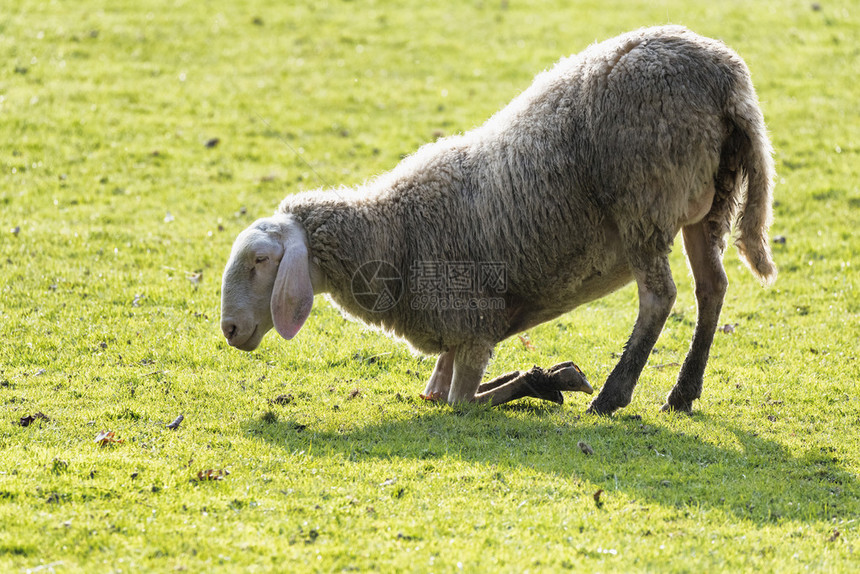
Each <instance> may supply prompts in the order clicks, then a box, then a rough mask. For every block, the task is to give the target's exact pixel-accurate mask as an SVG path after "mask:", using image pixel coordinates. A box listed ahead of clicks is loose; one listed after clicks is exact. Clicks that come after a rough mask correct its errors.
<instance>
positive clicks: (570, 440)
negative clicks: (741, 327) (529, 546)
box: [244, 402, 860, 524]
mask: <svg viewBox="0 0 860 574" xmlns="http://www.w3.org/2000/svg"><path fill="white" fill-rule="evenodd" d="M554 408H555V407H553V406H543V405H542V404H538V403H532V402H524V403H519V404H513V405H510V406H506V407H503V408H496V409H490V408H486V407H470V408H464V409H448V408H433V407H429V408H428V409H427V410H426V411H423V412H419V413H417V414H415V415H414V416H412V417H409V418H408V419H405V420H404V419H402V418H400V419H398V420H390V421H385V422H382V423H375V424H369V425H366V426H356V427H354V428H347V429H344V430H342V431H335V432H332V431H318V430H315V429H314V428H313V424H310V425H306V424H304V423H301V422H299V421H298V420H289V419H287V420H284V419H283V418H282V419H279V420H278V421H276V422H265V421H263V420H261V419H253V420H250V421H247V422H246V423H245V425H244V426H245V430H246V432H248V433H249V434H251V435H253V436H256V437H259V439H261V440H264V441H269V442H272V443H274V444H277V445H278V446H280V447H282V448H284V449H285V450H287V451H289V452H294V451H296V450H304V449H307V448H308V446H309V445H310V444H311V443H313V445H314V448H313V451H315V452H326V453H332V452H334V453H340V454H342V456H343V457H344V459H345V460H346V461H366V460H392V461H394V460H398V459H400V460H402V459H421V460H427V459H436V460H439V461H444V460H446V459H451V458H453V459H456V460H459V461H465V462H478V463H481V464H494V465H496V466H497V467H501V468H504V467H505V466H507V467H509V468H517V467H519V468H527V469H530V470H531V471H534V472H538V473H545V474H547V475H550V476H552V477H553V480H562V481H566V482H567V483H569V484H572V485H574V486H580V487H582V488H586V489H591V488H594V489H597V488H602V489H603V490H604V491H605V492H606V493H607V494H611V493H612V492H613V491H616V490H617V491H621V492H624V493H626V494H627V495H628V496H630V497H631V498H633V499H636V500H639V501H647V502H651V503H656V504H660V505H664V506H667V507H674V508H677V509H679V511H684V509H687V508H691V507H696V508H700V507H710V508H714V509H719V510H722V511H725V512H729V513H732V514H735V515H737V516H738V517H742V518H743V519H747V520H751V521H753V522H755V523H758V524H764V523H774V522H779V521H782V520H798V521H809V520H814V519H819V520H830V519H832V518H844V517H846V516H848V515H851V514H853V513H855V512H856V504H855V503H853V502H852V501H853V500H857V498H858V496H860V488H858V480H857V477H856V476H855V475H854V474H852V473H851V472H849V471H846V470H845V469H844V468H843V465H842V464H841V462H840V461H839V460H838V457H837V455H836V453H835V452H833V449H830V448H826V447H824V448H822V447H819V446H817V445H809V446H808V447H806V448H805V450H802V451H797V452H795V451H792V450H791V449H789V448H788V447H786V446H785V445H783V444H780V443H779V442H777V441H776V440H771V439H769V438H766V437H765V436H762V435H761V434H758V433H753V432H749V431H747V430H745V429H741V428H740V427H738V426H735V425H733V424H731V423H730V422H727V421H725V420H723V419H720V418H716V417H712V416H709V415H707V414H702V413H699V414H696V415H695V417H697V418H698V419H699V420H700V421H704V422H705V424H707V425H711V426H713V427H716V428H718V429H720V433H721V435H722V436H723V437H725V440H723V441H722V442H723V443H726V444H725V445H719V446H718V445H715V444H713V443H710V442H706V441H703V440H700V438H699V437H698V436H695V435H693V434H688V433H687V432H684V431H681V430H678V431H675V430H671V429H668V428H666V427H665V426H661V425H659V423H658V424H657V425H650V424H643V422H642V420H641V419H640V418H639V417H636V416H635V415H633V416H631V415H618V416H616V417H614V418H599V417H592V416H582V417H579V416H571V417H570V418H569V419H568V420H567V421H565V422H563V423H561V424H559V422H558V420H557V418H555V417H552V416H550V415H551V414H552V413H553V409H554ZM522 411H528V413H527V416H525V417H523V416H520V414H521V413H522ZM665 416H683V415H665ZM579 441H584V442H586V443H588V444H589V445H590V446H591V447H592V448H593V450H594V454H593V455H586V454H584V453H583V452H582V451H581V450H580V448H579V447H578V446H577V444H578V442H579ZM320 447H323V448H320ZM325 456H329V455H328V454H326V455H325Z"/></svg>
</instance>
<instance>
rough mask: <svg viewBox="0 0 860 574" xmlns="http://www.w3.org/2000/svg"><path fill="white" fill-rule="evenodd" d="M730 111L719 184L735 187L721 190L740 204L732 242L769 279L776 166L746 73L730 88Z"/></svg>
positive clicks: (772, 273) (761, 276) (773, 275)
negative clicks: (768, 233)
mask: <svg viewBox="0 0 860 574" xmlns="http://www.w3.org/2000/svg"><path fill="white" fill-rule="evenodd" d="M728 112H729V117H728V119H729V121H730V122H731V124H732V126H733V131H732V134H731V135H730V136H729V139H728V141H727V142H726V144H725V145H724V147H723V153H722V156H721V158H720V172H719V174H718V177H717V184H718V186H719V185H720V184H721V183H722V184H723V185H724V186H725V187H729V186H730V188H733V189H731V191H730V190H729V189H725V187H724V191H727V192H728V195H729V196H730V197H732V198H733V201H732V203H734V202H740V204H741V205H740V210H739V211H737V216H736V217H735V224H736V228H737V237H736V239H735V245H737V247H738V251H740V254H741V257H743V259H744V260H745V263H746V264H747V266H748V267H749V269H750V271H752V273H753V274H754V275H755V276H756V277H758V278H759V280H760V281H761V282H762V284H764V285H770V284H771V283H773V282H774V281H775V280H776V273H777V271H776V264H774V262H773V256H772V255H771V252H770V247H769V245H768V239H767V232H768V228H769V227H770V224H771V221H772V219H773V211H772V203H773V183H774V178H775V173H776V170H775V169H774V165H773V148H772V147H771V145H770V139H769V138H768V136H767V129H766V128H765V124H764V117H763V116H762V113H761V109H760V108H759V106H758V98H757V97H756V94H755V90H754V89H753V86H752V82H751V81H750V79H749V76H748V75H747V76H746V77H745V78H743V81H742V82H741V85H740V86H738V89H736V90H735V91H734V92H733V95H732V98H731V100H730V102H729V108H728ZM744 183H746V186H745V187H746V193H744V192H743V191H744V185H743V184H744Z"/></svg>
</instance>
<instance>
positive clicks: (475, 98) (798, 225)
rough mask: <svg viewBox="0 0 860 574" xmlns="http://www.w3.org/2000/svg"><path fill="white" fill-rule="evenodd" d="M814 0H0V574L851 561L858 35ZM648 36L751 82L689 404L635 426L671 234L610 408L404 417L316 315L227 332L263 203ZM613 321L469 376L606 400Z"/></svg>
mask: <svg viewBox="0 0 860 574" xmlns="http://www.w3.org/2000/svg"><path fill="white" fill-rule="evenodd" d="M819 8H820V9H813V8H812V7H811V5H810V4H809V3H795V2H777V1H765V2H755V3H750V2H740V1H728V2H721V3H699V2H671V1H665V2H630V1H625V2H620V1H619V2H616V1H609V2H600V3H592V2H585V3H582V2H578V3H568V2H540V3H535V4H529V5H526V4H525V3H520V2H470V3H466V4H463V3H439V2H436V3H405V2H404V3H392V2H384V3H383V2H341V1H332V2H300V3H283V2H270V1H268V0H265V1H264V0H260V1H256V2H243V3H237V4H235V5H233V4H225V5H220V6H215V5H212V4H210V3H194V2H186V3H182V2H180V3H178V4H176V3H164V2H154V1H153V2H111V3H109V7H108V8H105V7H103V6H101V7H100V6H99V3H95V2H77V3H50V2H42V3H36V2H18V3H14V5H13V6H11V7H4V8H3V10H2V12H0V54H2V59H0V61H2V62H3V64H2V65H0V133H2V134H3V135H5V138H4V144H3V145H2V146H0V341H2V342H0V401H2V405H3V417H2V418H3V420H0V428H2V431H0V524H2V525H3V526H2V528H0V571H26V570H28V569H30V570H35V569H36V568H42V569H43V570H47V569H48V568H53V569H55V570H56V571H68V572H74V571H81V572H92V571H146V570H157V571H167V570H188V571H212V570H243V571H245V570H248V571H254V570H257V571H278V572H283V571H317V570H318V571H339V570H358V571H391V570H402V571H416V572H422V571H457V570H459V569H462V570H464V571H471V572H485V571H506V572H525V571H546V572H551V571H559V570H562V569H576V570H584V571H624V572H627V571H707V572H713V571H738V570H744V571H750V570H763V571H774V572H785V571H800V570H805V569H809V570H812V571H845V572H848V571H853V570H856V567H857V564H858V559H857V552H858V548H857V541H858V537H857V535H858V525H857V524H858V523H857V520H858V519H860V503H858V499H860V487H858V472H860V441H858V431H860V404H858V379H860V346H858V343H857V341H858V337H860V328H858V320H860V294H858V272H857V265H858V263H857V261H856V254H857V252H858V250H860V242H858V240H857V235H856V229H857V228H858V227H860V187H858V184H857V182H858V181H860V158H858V150H860V117H858V112H857V97H856V95H857V89H856V81H857V79H856V75H857V70H858V69H860V51H858V47H857V46H858V45H860V44H858V42H860V15H858V10H857V7H856V6H854V5H853V3H851V2H848V1H844V0H840V1H835V2H822V3H820V6H819ZM666 22H673V23H680V24H685V25H687V26H689V27H691V28H693V29H695V30H696V31H698V32H701V33H703V34H706V35H710V36H714V37H718V38H721V39H723V40H724V41H726V42H727V43H728V44H729V45H731V46H732V47H733V48H735V49H736V50H737V51H738V52H739V53H740V54H741V55H742V56H743V57H744V59H745V60H746V61H747V63H748V64H749V66H750V68H751V70H752V73H753V79H754V82H755V83H756V86H757V88H758V90H759V95H760V98H761V101H762V107H763V109H764V111H765V116H766V120H767V123H768V126H769V129H770V131H771V134H772V139H773V142H774V145H775V147H776V159H777V168H778V172H779V183H778V185H777V188H776V201H777V204H776V208H775V223H774V226H773V229H772V235H773V236H782V237H783V238H784V242H782V241H781V242H779V243H775V244H774V254H775V258H776V261H777V264H778V265H779V267H780V270H781V274H780V277H779V279H778V281H777V283H776V285H775V286H774V287H773V288H771V289H769V290H763V289H761V288H760V287H759V286H758V284H757V283H756V282H755V280H754V279H753V278H752V277H751V276H750V274H749V273H748V271H747V270H746V269H745V268H744V267H743V266H742V265H741V264H740V262H739V260H738V259H737V255H736V252H735V251H734V249H733V248H732V249H730V250H729V253H728V254H727V256H726V267H727V272H728V274H729V279H730V283H731V284H730V287H729V293H728V296H727V299H726V303H725V306H724V309H723V314H722V319H721V321H722V323H723V324H729V325H733V326H734V331H733V332H731V333H727V332H719V333H718V334H717V337H716V341H715V343H714V348H713V351H712V353H711V360H710V363H709V367H708V370H707V372H706V382H705V391H704V395H703V397H702V400H701V401H699V402H698V403H697V405H696V412H695V414H694V416H693V417H691V418H688V417H683V416H666V415H660V414H658V412H657V409H658V407H659V406H660V405H661V404H662V400H663V398H664V397H665V395H666V393H667V392H668V390H669V388H670V387H671V386H672V384H673V382H674V378H675V376H676V375H677V367H676V366H675V365H676V364H677V363H679V362H681V361H682V360H683V357H684V354H685V353H686V349H687V347H688V345H689V340H690V337H691V335H692V329H693V325H694V323H695V302H694V298H693V294H692V288H691V285H690V279H689V277H688V271H687V268H686V263H685V262H684V260H683V254H682V250H681V249H680V246H679V247H678V248H676V249H675V252H674V253H673V254H672V266H673V271H674V274H675V278H676V282H677V284H678V291H679V294H678V300H677V303H676V306H675V309H674V311H673V314H672V316H671V317H670V319H669V321H668V323H667V326H666V329H665V330H664V333H663V335H662V337H661V339H660V341H659V342H658V344H657V348H656V349H655V352H654V355H653V356H652V357H651V360H650V362H649V365H648V367H646V370H645V373H644V374H643V377H642V380H641V384H640V385H639V388H638V389H637V393H636V395H635V396H634V400H633V403H632V404H631V405H630V406H629V407H627V408H626V409H625V410H623V411H621V412H619V413H618V414H617V415H616V416H615V417H613V418H596V417H591V416H586V415H584V414H583V412H584V408H585V404H586V403H585V401H586V398H585V397H584V396H582V395H577V396H570V397H568V401H567V403H566V404H565V405H564V406H563V407H555V406H548V405H545V404H539V403H537V402H529V401H523V402H521V403H520V404H513V405H511V406H509V407H506V408H500V409H488V408H485V407H473V408H457V409H451V408H449V407H446V406H436V405H432V404H428V403H425V402H424V401H422V400H420V399H419V398H418V392H419V391H421V390H422V389H423V385H424V381H425V380H426V378H427V377H428V376H429V374H430V372H431V371H432V368H433V360H432V358H422V357H419V356H416V355H414V354H411V353H410V352H409V350H408V349H407V348H406V347H405V346H404V345H403V344H402V343H399V342H396V341H391V340H389V339H386V338H384V337H382V336H381V335H379V334H377V333H375V332H371V331H367V330H364V329H362V327H361V326H360V325H358V324H356V323H353V322H349V321H346V320H344V319H343V318H342V317H341V316H340V314H339V313H338V312H337V311H336V310H335V309H333V308H332V307H331V306H330V305H329V304H328V303H327V302H326V301H325V300H324V299H323V298H318V299H317V301H316V306H315V309H314V312H313V314H312V316H311V318H310V320H309V321H308V323H307V324H306V326H305V328H304V329H303V331H302V332H301V334H300V335H299V336H298V337H297V338H296V339H294V340H293V341H290V342H289V343H287V342H285V341H282V340H280V339H278V338H277V337H276V336H274V335H270V336H269V337H268V338H267V339H265V340H264V342H263V345H262V346H261V347H260V349H259V350H257V351H255V352H254V353H251V354H245V353H240V352H238V351H236V350H234V349H230V348H228V346H227V345H226V343H225V342H224V341H223V338H222V336H221V335H220V330H219V327H218V321H219V316H218V302H219V296H220V293H219V291H220V274H221V270H222V267H223V264H224V262H225V260H226V257H227V254H228V252H229V246H230V244H231V243H232V241H233V238H234V237H235V235H236V233H238V231H239V230H241V229H242V228H243V227H245V226H246V225H248V224H249V223H250V222H251V221H253V220H254V219H255V218H257V217H260V216H263V215H267V214H269V213H271V212H272V211H273V210H274V209H275V207H276V205H277V203H278V202H279V200H280V199H281V198H282V197H283V196H284V195H285V194H287V193H292V192H295V191H299V190H303V189H311V188H316V187H319V186H325V185H340V184H354V183H358V182H361V181H363V180H364V179H366V178H368V177H371V176H372V175H374V174H376V173H379V172H380V171H383V170H386V169H390V168H391V167H393V166H394V165H395V164H396V163H397V161H399V159H400V157H401V156H402V155H403V154H407V153H410V152H412V151H414V150H415V149H416V148H417V147H418V146H419V145H421V144H422V143H425V142H428V141H432V140H433V139H435V138H436V137H438V136H439V135H447V134H452V133H457V132H461V131H465V130H468V129H470V128H471V127H473V126H475V125H478V124H480V123H482V122H483V121H484V120H485V119H486V118H487V117H489V115H491V114H492V113H493V112H494V111H496V110H497V109H498V108H499V107H501V106H502V105H504V104H505V103H506V102H507V101H509V100H510V99H511V98H512V97H513V96H514V95H516V94H517V93H519V92H520V91H521V90H522V89H524V88H525V87H526V86H527V85H528V84H529V83H530V81H531V78H532V77H533V76H534V74H535V73H537V72H538V71H540V70H542V69H544V68H546V67H548V66H550V65H551V64H552V63H553V62H555V61H556V60H558V59H559V58H560V57H561V56H564V55H568V54H570V53H573V52H577V51H579V50H581V49H583V48H584V47H585V46H587V45H588V44H589V43H591V42H592V41H594V40H599V39H604V38H607V37H609V36H612V35H614V34H617V33H620V32H622V31H625V30H628V29H631V28H635V27H638V26H643V25H650V24H660V23H666ZM216 138H217V143H215V141H214V140H215V139H216ZM207 144H208V145H207ZM636 305H637V301H636V295H635V290H634V289H632V288H630V287H628V288H625V289H623V290H621V291H619V292H618V293H615V294H613V295H612V296H610V297H607V298H605V299H603V300H600V301H595V302H593V303H591V304H589V305H586V306H584V307H582V308H580V309H578V310H576V311H574V312H572V313H570V314H568V315H565V316H564V317H562V318H560V319H559V320H557V321H551V322H549V323H547V324H544V325H541V326H539V327H537V328H535V329H533V330H531V331H530V332H529V337H530V340H531V342H532V344H533V345H534V350H529V349H527V348H526V347H525V346H524V345H523V344H522V343H521V342H520V340H519V339H517V338H513V339H510V340H508V341H505V342H503V343H502V344H501V345H499V347H498V348H497V350H496V351H497V352H496V356H495V358H494V360H493V362H492V364H491V365H490V374H491V375H497V374H500V373H503V372H507V371H510V370H512V369H518V368H524V367H528V366H530V365H531V364H541V365H551V364H554V363H557V362H559V361H562V360H574V361H576V362H577V364H579V365H580V366H581V367H582V369H583V370H584V371H585V372H586V374H587V375H588V377H589V379H590V380H591V381H592V382H593V383H594V384H595V386H597V387H599V386H600V385H602V382H603V380H604V379H605V377H606V375H607V374H608V373H609V371H610V369H611V368H612V366H613V365H614V363H615V361H616V357H617V353H619V352H620V350H621V348H622V345H623V343H624V341H625V339H626V337H627V335H628V334H629V331H630V329H631V327H632V324H633V321H634V320H635V314H636ZM278 397H283V398H282V399H280V400H276V399H277V398H278ZM39 412H41V413H43V414H44V415H45V416H47V417H48V419H49V420H45V419H38V418H37V419H35V420H34V421H33V423H32V424H30V425H29V426H26V427H24V426H21V425H20V421H21V418H22V417H27V416H31V415H34V414H36V413H39ZM180 414H182V415H184V420H183V422H182V423H181V424H180V425H179V427H178V429H176V430H170V429H168V428H166V425H167V424H168V423H170V422H171V421H173V420H175V419H176V418H177V416H179V415H180ZM102 430H110V431H114V433H115V436H116V437H117V438H118V439H120V440H122V441H123V442H121V443H115V444H111V445H106V446H100V445H99V444H97V443H95V442H94V439H95V438H96V436H97V435H98V433H99V432H100V431H102ZM580 441H583V442H585V443H587V444H588V445H590V446H591V447H592V449H593V451H594V454H593V455H585V454H583V453H582V451H581V450H580V448H579V447H578V446H577V443H578V442H580ZM208 470H212V471H213V473H212V474H210V475H206V476H213V477H216V478H217V477H220V478H221V479H220V480H198V473H200V472H202V471H208ZM222 470H226V471H229V474H226V473H222V472H221V471H222ZM598 491H602V492H601V493H600V494H599V495H597V492H598Z"/></svg>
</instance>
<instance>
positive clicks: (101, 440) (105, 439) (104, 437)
mask: <svg viewBox="0 0 860 574" xmlns="http://www.w3.org/2000/svg"><path fill="white" fill-rule="evenodd" d="M93 442H95V443H98V445H99V446H107V445H109V444H119V443H123V442H125V439H121V438H116V433H114V432H113V431H108V430H103V431H101V432H100V433H99V434H97V435H96V438H95V440H94V441H93Z"/></svg>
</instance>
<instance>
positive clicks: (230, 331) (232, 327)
mask: <svg viewBox="0 0 860 574" xmlns="http://www.w3.org/2000/svg"><path fill="white" fill-rule="evenodd" d="M238 330H239V328H238V327H237V326H236V323H234V322H232V321H221V332H222V333H224V336H225V337H227V342H230V341H232V340H233V337H235V336H236V331H238Z"/></svg>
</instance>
